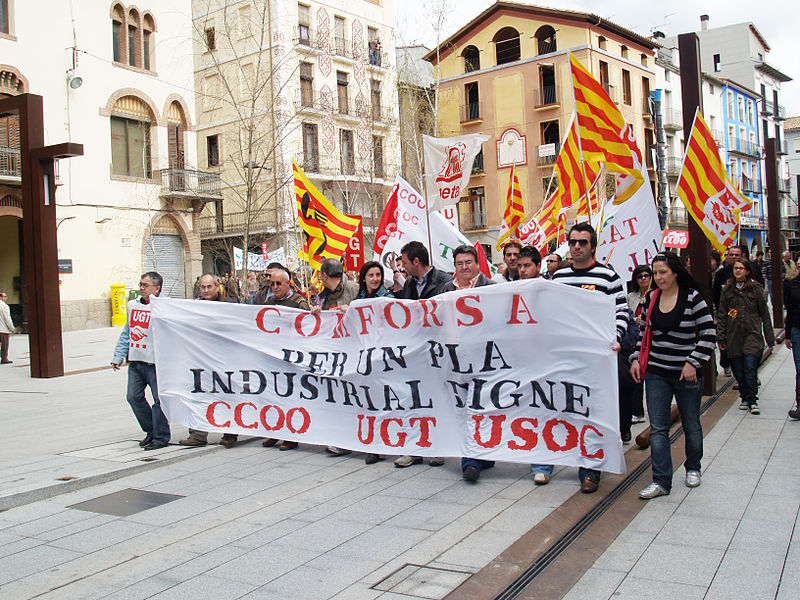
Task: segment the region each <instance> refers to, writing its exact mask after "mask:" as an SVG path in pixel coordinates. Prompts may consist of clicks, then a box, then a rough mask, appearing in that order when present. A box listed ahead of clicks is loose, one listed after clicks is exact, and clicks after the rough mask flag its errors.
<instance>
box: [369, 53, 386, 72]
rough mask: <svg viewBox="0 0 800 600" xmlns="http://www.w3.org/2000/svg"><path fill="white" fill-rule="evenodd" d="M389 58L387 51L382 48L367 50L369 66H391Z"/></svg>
mask: <svg viewBox="0 0 800 600" xmlns="http://www.w3.org/2000/svg"><path fill="white" fill-rule="evenodd" d="M389 58H390V57H389V53H388V52H384V51H383V50H367V64H368V65H369V66H371V67H378V68H380V69H388V68H389V67H390V66H391V65H390V63H389Z"/></svg>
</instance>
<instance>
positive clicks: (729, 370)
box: [725, 367, 731, 377]
mask: <svg viewBox="0 0 800 600" xmlns="http://www.w3.org/2000/svg"><path fill="white" fill-rule="evenodd" d="M730 376H731V368H730V367H725V377H730Z"/></svg>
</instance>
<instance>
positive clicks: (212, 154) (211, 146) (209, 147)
mask: <svg viewBox="0 0 800 600" xmlns="http://www.w3.org/2000/svg"><path fill="white" fill-rule="evenodd" d="M206 157H207V158H208V166H209V167H218V166H219V135H216V134H215V135H209V136H208V137H206Z"/></svg>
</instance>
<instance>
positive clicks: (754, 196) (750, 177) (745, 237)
mask: <svg viewBox="0 0 800 600" xmlns="http://www.w3.org/2000/svg"><path fill="white" fill-rule="evenodd" d="M721 81H722V84H723V85H722V115H723V130H722V134H723V138H724V140H725V164H726V168H727V171H728V175H729V176H730V178H731V180H732V181H733V183H734V184H735V185H737V186H738V187H739V189H740V190H741V191H742V193H743V194H744V195H745V196H747V197H748V198H750V200H751V201H752V202H753V208H752V209H751V210H750V211H748V212H743V213H742V215H741V225H742V227H741V236H740V239H741V242H742V243H744V242H745V241H746V242H747V244H748V246H749V247H750V248H753V247H754V246H757V247H758V248H761V249H763V248H764V247H765V246H766V244H767V233H766V218H765V203H766V196H765V190H764V185H763V181H762V175H761V171H762V169H761V160H762V159H763V148H762V146H761V143H762V142H761V134H760V132H759V120H758V104H757V103H758V101H759V100H760V99H761V96H760V95H759V94H757V93H756V92H754V91H753V90H750V89H748V88H746V87H744V86H742V85H739V84H738V83H735V82H733V81H731V80H729V79H722V80H721Z"/></svg>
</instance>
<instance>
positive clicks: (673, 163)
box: [667, 156, 683, 177]
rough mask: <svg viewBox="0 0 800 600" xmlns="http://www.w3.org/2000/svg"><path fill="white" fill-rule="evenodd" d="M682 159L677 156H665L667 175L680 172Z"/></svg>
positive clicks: (676, 174) (674, 175)
mask: <svg viewBox="0 0 800 600" xmlns="http://www.w3.org/2000/svg"><path fill="white" fill-rule="evenodd" d="M682 163H683V159H682V158H681V157H679V156H668V157H667V175H669V176H670V177H677V176H678V175H680V174H681V166H682Z"/></svg>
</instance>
